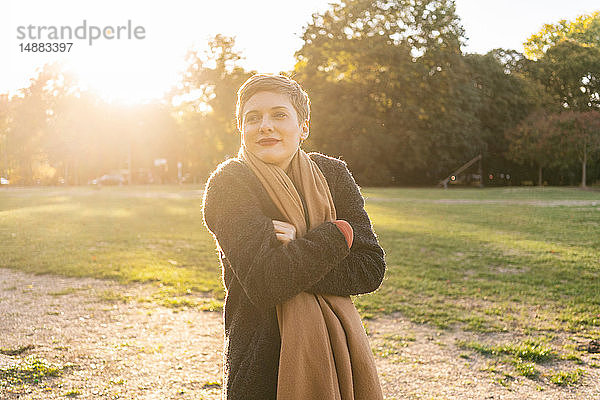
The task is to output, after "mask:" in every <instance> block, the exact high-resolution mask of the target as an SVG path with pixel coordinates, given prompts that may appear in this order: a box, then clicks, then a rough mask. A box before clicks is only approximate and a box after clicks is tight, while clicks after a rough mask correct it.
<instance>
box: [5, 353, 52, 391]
mask: <svg viewBox="0 0 600 400" xmlns="http://www.w3.org/2000/svg"><path fill="white" fill-rule="evenodd" d="M62 370H63V367H61V366H57V365H54V364H52V363H50V362H48V361H46V360H45V359H43V358H38V357H33V356H32V357H27V358H24V359H20V360H18V361H17V362H16V363H15V364H12V365H10V366H6V367H1V368H0V388H2V387H6V386H15V385H23V384H26V383H33V384H37V383H40V382H41V381H42V379H44V378H47V377H55V376H59V375H60V374H61V372H62Z"/></svg>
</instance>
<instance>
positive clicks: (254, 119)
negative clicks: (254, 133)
mask: <svg viewBox="0 0 600 400" xmlns="http://www.w3.org/2000/svg"><path fill="white" fill-rule="evenodd" d="M256 121H258V117H257V116H256V115H249V116H247V117H246V122H250V123H253V122H256Z"/></svg>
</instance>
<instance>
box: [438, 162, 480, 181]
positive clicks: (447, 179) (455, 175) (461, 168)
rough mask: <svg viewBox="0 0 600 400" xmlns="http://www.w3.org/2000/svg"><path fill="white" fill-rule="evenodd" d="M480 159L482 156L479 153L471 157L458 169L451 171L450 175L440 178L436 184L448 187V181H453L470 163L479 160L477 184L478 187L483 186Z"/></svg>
mask: <svg viewBox="0 0 600 400" xmlns="http://www.w3.org/2000/svg"><path fill="white" fill-rule="evenodd" d="M481 160H482V156H481V154H479V155H478V156H477V157H475V158H473V159H472V160H471V161H469V162H467V163H465V164H464V165H463V166H461V167H460V168H459V169H457V170H456V171H454V172H453V173H451V174H450V175H448V177H447V178H445V179H442V180H441V181H440V182H439V183H438V185H440V186H443V188H444V189H448V183H449V182H450V181H455V180H456V179H457V177H458V175H459V174H460V173H462V172H464V171H465V170H466V169H468V168H469V167H470V166H471V165H473V164H475V163H476V162H477V161H479V166H478V170H479V174H478V175H479V185H478V186H479V187H483V166H482V165H481Z"/></svg>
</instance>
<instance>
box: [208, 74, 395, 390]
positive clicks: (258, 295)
mask: <svg viewBox="0 0 600 400" xmlns="http://www.w3.org/2000/svg"><path fill="white" fill-rule="evenodd" d="M236 117H237V123H238V129H239V131H240V132H241V147H240V151H239V154H238V157H237V158H233V159H230V160H227V161H225V162H224V163H222V164H221V165H219V167H218V168H217V169H216V170H215V171H214V172H213V173H212V175H211V177H210V178H209V180H208V182H207V183H206V189H205V193H204V204H203V213H204V222H205V224H206V226H207V227H208V229H209V230H210V231H211V232H212V233H213V235H214V236H215V239H216V241H217V246H218V249H219V255H220V259H221V264H222V268H223V282H224V284H225V288H226V291H227V294H226V299H225V308H224V315H225V368H224V377H225V379H224V393H223V395H224V398H227V399H244V400H251V399H260V400H268V399H278V400H286V399H290V400H308V399H324V400H329V399H332V400H333V399H341V400H346V399H355V400H363V399H382V398H383V396H382V394H381V388H380V385H379V381H378V378H377V372H376V370H375V365H374V360H373V355H372V353H371V350H370V347H369V344H368V340H367V337H366V335H365V332H364V329H363V327H362V324H361V322H360V317H359V315H358V313H357V311H356V309H355V308H354V306H353V304H352V301H351V300H350V298H349V297H348V296H350V295H355V294H361V293H368V292H372V291H374V290H376V289H377V288H378V287H379V285H380V284H381V281H382V279H383V275H384V271H385V262H384V252H383V250H382V248H381V247H380V246H379V244H378V243H377V239H376V237H375V234H374V233H373V230H372V227H371V222H370V220H369V217H368V216H367V213H366V212H365V210H364V201H363V198H362V196H361V195H360V192H359V188H358V186H357V185H356V183H355V182H354V179H353V178H352V176H351V175H350V173H349V172H348V170H347V168H346V165H345V164H344V163H343V162H342V161H340V160H337V159H334V158H331V157H327V156H324V155H322V154H318V153H311V154H310V155H307V154H306V153H305V152H304V151H303V150H302V149H301V148H300V145H301V143H302V141H304V140H305V139H306V138H307V137H308V133H309V119H310V101H309V98H308V95H307V94H306V92H305V91H304V90H302V88H301V87H300V85H299V84H298V83H297V82H295V81H294V80H292V79H289V78H287V77H285V76H282V75H254V76H252V77H251V78H249V79H248V80H247V81H246V82H245V83H244V84H243V85H242V86H241V87H240V89H239V91H238V100H237V109H236Z"/></svg>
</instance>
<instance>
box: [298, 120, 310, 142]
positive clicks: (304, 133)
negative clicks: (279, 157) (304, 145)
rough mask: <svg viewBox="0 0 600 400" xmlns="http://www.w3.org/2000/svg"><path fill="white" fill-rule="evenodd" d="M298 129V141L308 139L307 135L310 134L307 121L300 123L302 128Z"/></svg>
mask: <svg viewBox="0 0 600 400" xmlns="http://www.w3.org/2000/svg"><path fill="white" fill-rule="evenodd" d="M300 128H301V129H302V133H301V134H300V139H301V140H306V139H307V138H308V134H309V133H310V130H309V127H308V120H307V119H305V120H304V122H303V123H302V126H301V127H300Z"/></svg>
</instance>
